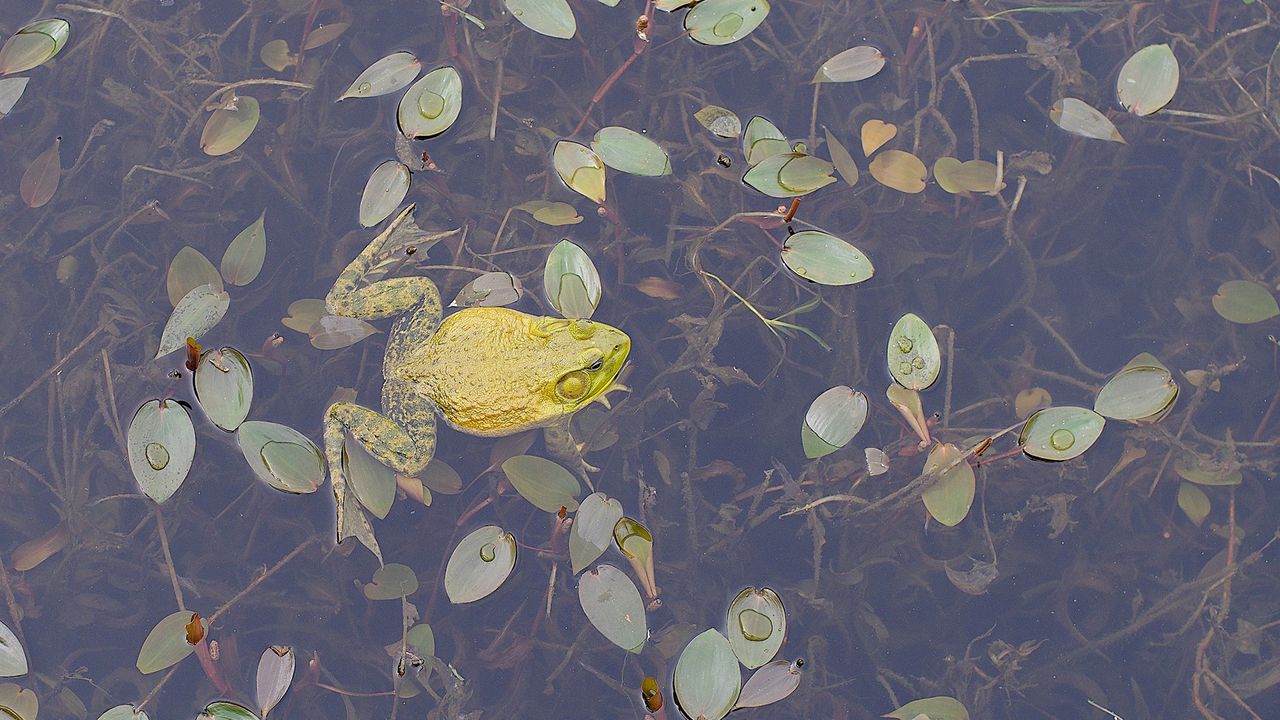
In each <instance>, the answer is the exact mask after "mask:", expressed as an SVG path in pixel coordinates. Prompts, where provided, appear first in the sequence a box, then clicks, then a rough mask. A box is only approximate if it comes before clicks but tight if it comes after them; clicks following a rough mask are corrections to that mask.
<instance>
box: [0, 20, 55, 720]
mask: <svg viewBox="0 0 1280 720" xmlns="http://www.w3.org/2000/svg"><path fill="white" fill-rule="evenodd" d="M70 36H71V23H69V22H67V21H66V20H63V19H62V18H44V19H42V20H37V21H35V22H33V23H30V24H27V25H24V26H22V27H21V28H19V29H18V32H16V33H14V34H13V35H12V36H10V37H9V39H8V40H6V41H5V43H4V47H0V75H11V74H13V73H18V72H23V71H25V70H30V69H32V68H34V67H39V66H41V65H43V64H45V63H47V62H49V61H50V60H51V59H53V56H54V55H57V54H58V53H59V52H61V51H62V48H64V47H66V45H67V38H68V37H70ZM28 720H32V719H28Z"/></svg>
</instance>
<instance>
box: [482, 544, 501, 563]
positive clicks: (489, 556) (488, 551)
mask: <svg viewBox="0 0 1280 720" xmlns="http://www.w3.org/2000/svg"><path fill="white" fill-rule="evenodd" d="M496 557H498V548H497V547H495V546H494V544H493V543H485V544H484V545H481V546H480V559H481V560H483V561H485V562H493V559H494V558H496Z"/></svg>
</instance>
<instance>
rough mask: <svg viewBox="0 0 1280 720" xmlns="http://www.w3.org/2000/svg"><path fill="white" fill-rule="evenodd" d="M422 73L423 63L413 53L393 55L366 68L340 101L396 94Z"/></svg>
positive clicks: (395, 53) (396, 53)
mask: <svg viewBox="0 0 1280 720" xmlns="http://www.w3.org/2000/svg"><path fill="white" fill-rule="evenodd" d="M420 72H422V63H421V62H419V61H418V58H417V57H416V56H414V54H413V53H408V52H394V53H391V54H390V55H387V56H386V57H384V58H381V59H379V60H378V61H376V62H374V63H373V64H372V65H370V66H369V67H367V68H365V69H364V72H362V73H360V75H358V76H357V77H356V79H355V81H354V82H352V83H351V87H348V88H347V89H346V91H345V92H343V93H342V95H341V97H339V98H338V100H339V101H341V100H345V99H347V98H355V97H365V98H367V97H377V96H379V95H387V94H390V93H393V92H396V91H397V90H400V89H401V88H403V87H405V86H406V85H408V84H409V83H411V82H413V79H414V78H416V77H418V73H420Z"/></svg>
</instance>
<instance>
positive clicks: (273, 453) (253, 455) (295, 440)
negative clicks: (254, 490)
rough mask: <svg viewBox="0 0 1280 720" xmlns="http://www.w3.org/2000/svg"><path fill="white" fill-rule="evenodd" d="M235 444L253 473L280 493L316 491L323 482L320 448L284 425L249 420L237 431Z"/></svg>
mask: <svg viewBox="0 0 1280 720" xmlns="http://www.w3.org/2000/svg"><path fill="white" fill-rule="evenodd" d="M236 444H238V445H239V446H240V453H241V454H242V455H244V459H245V461H246V462H248V463H249V468H250V469H251V470H253V474H254V475H257V476H258V479H259V480H262V481H263V482H265V483H266V484H268V485H270V486H271V487H273V488H275V489H277V490H280V491H282V492H287V493H293V494H304V493H311V492H315V491H316V489H317V488H319V487H320V485H321V484H323V483H324V476H325V470H326V466H325V461H324V456H323V455H322V454H321V453H320V448H318V447H316V445H315V443H313V442H311V440H310V439H309V438H308V437H307V436H306V435H303V434H302V433H300V432H298V431H297V430H294V429H293V428H291V427H288V426H286V425H281V424H279V423H273V422H262V421H260V420H248V421H246V422H244V423H241V424H240V427H239V428H238V429H237V430H236Z"/></svg>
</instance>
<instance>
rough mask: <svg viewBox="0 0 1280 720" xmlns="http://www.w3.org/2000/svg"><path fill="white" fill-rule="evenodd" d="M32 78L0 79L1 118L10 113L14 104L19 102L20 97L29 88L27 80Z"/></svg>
mask: <svg viewBox="0 0 1280 720" xmlns="http://www.w3.org/2000/svg"><path fill="white" fill-rule="evenodd" d="M30 79H31V78H25V77H17V78H4V79H3V80H0V118H2V117H4V116H5V115H8V114H9V112H10V111H12V110H13V106H14V105H16V104H18V99H19V98H21V97H22V93H23V92H24V91H25V90H26V89H27V81H29V80H30Z"/></svg>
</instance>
